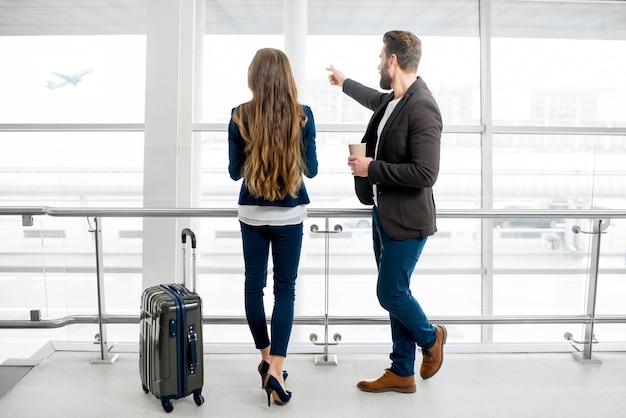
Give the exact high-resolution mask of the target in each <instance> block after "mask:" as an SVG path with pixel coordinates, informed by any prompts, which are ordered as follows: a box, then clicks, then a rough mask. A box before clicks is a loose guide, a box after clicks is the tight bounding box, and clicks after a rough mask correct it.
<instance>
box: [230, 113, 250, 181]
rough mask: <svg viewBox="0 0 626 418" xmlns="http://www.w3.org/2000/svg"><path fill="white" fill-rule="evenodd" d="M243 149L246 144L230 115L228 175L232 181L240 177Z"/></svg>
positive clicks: (243, 157)
mask: <svg viewBox="0 0 626 418" xmlns="http://www.w3.org/2000/svg"><path fill="white" fill-rule="evenodd" d="M233 111H234V109H233ZM245 149H246V143H245V141H244V139H243V137H242V136H241V133H240V132H239V126H237V124H236V123H235V121H234V120H233V118H232V115H231V118H230V122H229V123H228V174H230V178H231V179H233V180H239V179H240V178H241V177H242V176H241V169H242V167H243V163H244V161H245V158H246V154H245Z"/></svg>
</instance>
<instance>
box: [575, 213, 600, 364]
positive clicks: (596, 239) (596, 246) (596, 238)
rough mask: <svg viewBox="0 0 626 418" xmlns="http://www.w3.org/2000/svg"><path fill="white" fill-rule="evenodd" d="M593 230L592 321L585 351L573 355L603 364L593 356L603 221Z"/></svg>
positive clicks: (589, 305) (589, 297) (589, 304)
mask: <svg viewBox="0 0 626 418" xmlns="http://www.w3.org/2000/svg"><path fill="white" fill-rule="evenodd" d="M594 222H595V223H594V224H593V229H592V230H591V234H592V238H591V265H590V267H589V285H588V289H587V308H586V310H587V312H586V314H587V315H588V316H589V318H590V321H589V323H588V324H586V325H585V332H584V334H585V335H584V339H583V351H582V352H576V353H573V356H574V358H575V359H576V360H578V361H579V362H581V363H601V361H600V360H599V359H598V358H597V357H595V356H593V354H592V350H593V342H594V340H595V336H594V333H593V328H594V325H595V317H596V291H597V288H598V266H599V264H600V238H601V236H602V220H601V219H597V220H595V221H594Z"/></svg>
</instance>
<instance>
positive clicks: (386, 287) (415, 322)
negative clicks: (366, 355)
mask: <svg viewBox="0 0 626 418" xmlns="http://www.w3.org/2000/svg"><path fill="white" fill-rule="evenodd" d="M372 234H373V239H374V256H375V257H376V265H377V266H378V284H377V288H376V294H377V296H378V301H379V302H380V305H381V306H382V307H383V308H384V309H385V310H386V311H387V312H389V318H390V320H391V339H392V341H393V351H392V353H391V355H390V356H389V358H390V359H391V368H390V370H391V371H392V372H393V373H395V374H397V375H398V376H412V375H414V374H415V353H416V347H415V345H416V344H417V345H419V346H420V347H422V348H431V347H432V346H433V345H434V344H435V341H436V339H437V329H436V327H434V326H433V325H432V324H431V323H430V322H429V320H428V317H427V316H426V314H425V313H424V311H423V310H422V308H421V306H420V304H419V303H418V302H417V300H416V299H415V298H414V297H413V295H412V294H411V289H410V285H411V275H412V274H413V270H414V269H415V265H416V264H417V260H418V259H419V257H420V254H421V253H422V250H423V248H424V244H425V243H426V239H427V237H419V238H409V239H406V240H395V239H393V238H391V237H390V236H389V235H388V234H387V233H386V232H385V230H384V229H383V227H382V225H381V223H380V218H379V216H378V208H376V207H374V208H373V210H372Z"/></svg>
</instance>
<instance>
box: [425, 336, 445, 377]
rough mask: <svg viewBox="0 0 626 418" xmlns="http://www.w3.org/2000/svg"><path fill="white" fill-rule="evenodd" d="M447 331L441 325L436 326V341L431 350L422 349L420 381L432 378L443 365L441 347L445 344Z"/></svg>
mask: <svg viewBox="0 0 626 418" xmlns="http://www.w3.org/2000/svg"><path fill="white" fill-rule="evenodd" d="M447 336H448V330H447V329H446V327H444V326H443V325H437V339H436V340H435V345H433V346H432V347H431V348H422V367H421V368H420V376H422V379H430V378H431V377H433V376H434V375H435V374H437V372H438V371H439V369H440V368H441V364H442V363H443V345H444V344H445V343H446V338H447Z"/></svg>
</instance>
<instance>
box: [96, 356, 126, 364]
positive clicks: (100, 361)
mask: <svg viewBox="0 0 626 418" xmlns="http://www.w3.org/2000/svg"><path fill="white" fill-rule="evenodd" d="M119 356H120V355H119V354H113V355H112V356H110V357H109V358H105V359H103V358H100V356H96V357H94V358H92V359H91V361H90V362H89V363H91V364H113V363H115V360H117V359H118V357H119Z"/></svg>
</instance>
